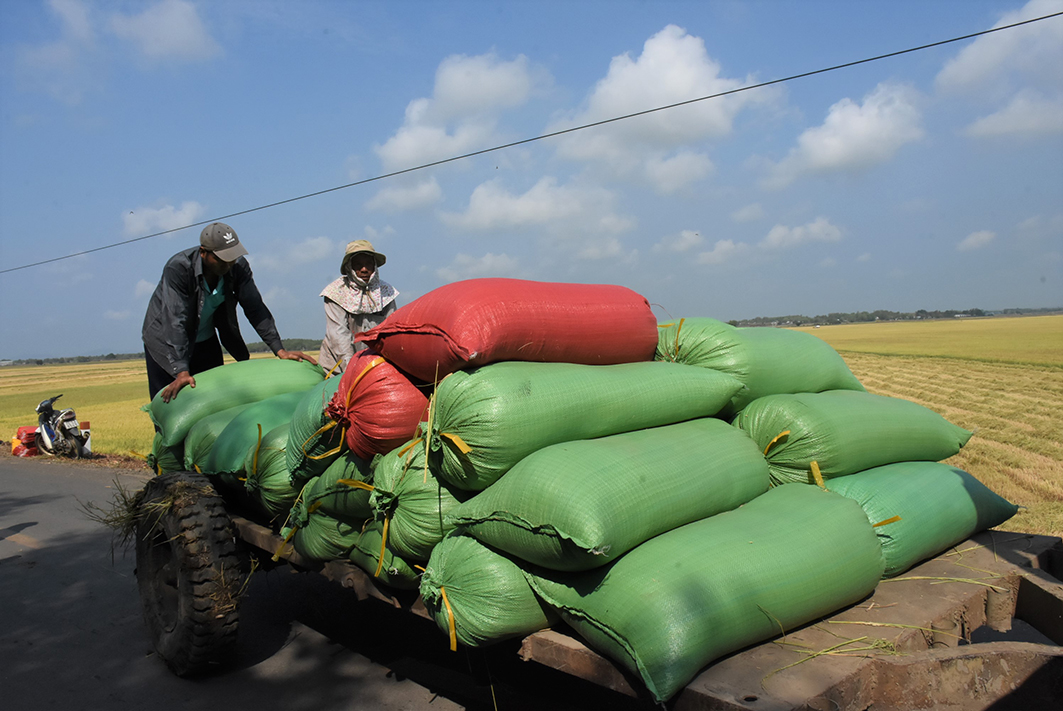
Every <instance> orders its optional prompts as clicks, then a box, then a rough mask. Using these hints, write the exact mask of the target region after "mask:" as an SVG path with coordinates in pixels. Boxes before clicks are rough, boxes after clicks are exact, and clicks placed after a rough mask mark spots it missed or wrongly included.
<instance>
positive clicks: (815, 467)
mask: <svg viewBox="0 0 1063 711" xmlns="http://www.w3.org/2000/svg"><path fill="white" fill-rule="evenodd" d="M811 466H812V478H813V479H815V480H816V485H817V486H818V487H819V488H820V489H823V490H826V488H827V485H826V484H824V483H823V474H821V473H820V471H819V462H812V465H811Z"/></svg>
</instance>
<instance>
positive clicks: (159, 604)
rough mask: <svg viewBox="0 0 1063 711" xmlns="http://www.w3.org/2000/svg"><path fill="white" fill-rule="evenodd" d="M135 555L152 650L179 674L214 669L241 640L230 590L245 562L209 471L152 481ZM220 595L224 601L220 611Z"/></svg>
mask: <svg viewBox="0 0 1063 711" xmlns="http://www.w3.org/2000/svg"><path fill="white" fill-rule="evenodd" d="M166 502H170V503H166ZM136 555H137V569H136V575H137V585H138V587H139V589H140V600H141V603H142V605H143V608H144V623H145V625H146V626H147V628H148V634H149V635H150V637H151V641H152V644H153V645H154V646H155V651H156V652H157V653H158V655H159V656H160V657H161V658H162V659H163V661H164V662H165V663H166V666H168V667H169V668H170V671H172V672H173V673H174V674H176V675H177V676H180V677H186V676H194V675H197V674H200V673H202V672H204V671H207V669H208V668H210V667H213V668H217V665H218V664H220V663H222V662H223V661H225V660H226V658H227V657H229V656H230V655H231V652H232V649H233V647H234V645H235V644H236V632H237V627H238V623H239V608H238V596H236V595H232V594H231V593H232V591H233V590H234V588H233V587H232V586H234V585H235V586H239V584H240V582H241V567H240V563H239V558H238V555H237V548H236V539H235V537H234V535H233V525H232V521H231V520H230V518H229V515H228V514H227V513H226V511H225V506H224V503H223V501H222V499H221V497H220V496H218V494H217V493H216V492H215V491H214V489H213V487H212V486H211V484H210V481H209V480H208V479H207V478H206V477H205V476H203V475H202V474H196V473H194V472H170V473H168V474H163V475H161V476H158V477H155V478H154V479H151V480H149V481H148V483H147V484H146V485H145V487H144V491H143V493H142V497H141V499H140V503H139V507H138V511H137V537H136ZM220 581H225V583H226V584H227V585H228V589H227V587H226V585H223V584H222V583H221V582H220ZM219 595H220V596H222V599H224V600H225V601H226V602H225V605H224V607H223V608H221V609H219V608H218V606H217V603H216V600H217V599H218V596H219Z"/></svg>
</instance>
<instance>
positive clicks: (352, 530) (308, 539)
mask: <svg viewBox="0 0 1063 711" xmlns="http://www.w3.org/2000/svg"><path fill="white" fill-rule="evenodd" d="M313 508H314V507H313V505H310V506H307V504H306V501H305V500H303V499H299V500H298V501H296V502H295V505H294V506H292V510H291V513H290V514H289V515H288V523H287V525H286V526H284V527H283V528H282V529H281V532H280V534H281V536H283V537H284V538H285V539H286V540H291V543H292V547H293V548H295V551H296V553H298V554H299V555H301V556H303V557H304V558H307V559H309V560H316V561H321V562H326V561H330V560H338V559H343V558H346V557H347V556H348V555H350V553H351V550H352V549H353V548H354V544H355V543H356V542H357V541H358V538H359V537H360V536H361V535H362V527H361V525H358V526H352V525H351V524H349V523H345V522H343V521H339V520H337V519H334V518H332V517H331V516H329V515H327V514H323V513H321V511H320V509H317V510H313V511H311V510H310V509H313Z"/></svg>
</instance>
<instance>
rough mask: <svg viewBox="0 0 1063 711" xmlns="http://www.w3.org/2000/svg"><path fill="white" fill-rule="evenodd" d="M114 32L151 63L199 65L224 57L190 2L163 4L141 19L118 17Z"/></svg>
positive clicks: (171, 0)
mask: <svg viewBox="0 0 1063 711" xmlns="http://www.w3.org/2000/svg"><path fill="white" fill-rule="evenodd" d="M110 29H111V31H112V32H113V33H114V34H115V35H117V36H118V37H121V38H122V39H125V40H128V41H129V42H131V43H132V44H133V45H134V46H135V47H136V48H137V49H138V50H139V51H140V53H141V54H142V55H143V56H144V57H146V58H147V59H150V60H176V61H184V62H199V61H205V60H208V59H211V58H213V57H215V56H217V55H218V54H220V53H221V47H220V46H219V45H218V43H217V42H215V41H214V38H213V37H211V36H210V33H209V32H208V31H207V28H206V26H205V25H204V24H203V21H202V20H200V18H199V13H198V12H197V10H196V6H195V5H193V4H192V3H190V2H186V0H162V1H161V2H158V3H156V4H155V5H152V6H151V7H148V8H147V9H146V10H144V11H143V12H141V13H140V14H138V15H122V14H115V15H113V16H112V17H111V22H110Z"/></svg>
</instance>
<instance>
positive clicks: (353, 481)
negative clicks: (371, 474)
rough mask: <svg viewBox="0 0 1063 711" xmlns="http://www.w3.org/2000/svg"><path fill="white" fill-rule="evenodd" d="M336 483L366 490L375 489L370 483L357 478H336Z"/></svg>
mask: <svg viewBox="0 0 1063 711" xmlns="http://www.w3.org/2000/svg"><path fill="white" fill-rule="evenodd" d="M336 483H337V484H345V485H346V486H349V487H351V488H352V489H365V490H366V491H376V487H375V486H373V485H372V484H366V483H365V482H364V481H358V480H357V479H337V480H336Z"/></svg>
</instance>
